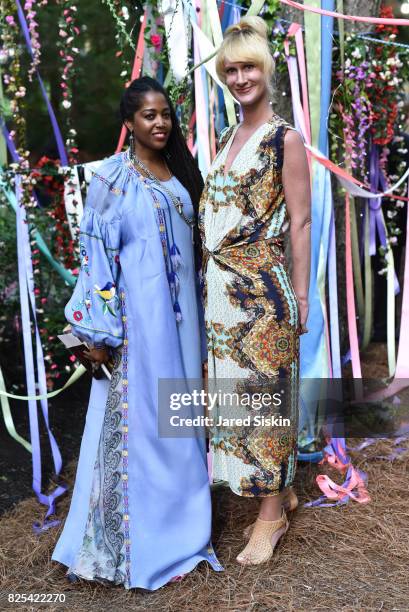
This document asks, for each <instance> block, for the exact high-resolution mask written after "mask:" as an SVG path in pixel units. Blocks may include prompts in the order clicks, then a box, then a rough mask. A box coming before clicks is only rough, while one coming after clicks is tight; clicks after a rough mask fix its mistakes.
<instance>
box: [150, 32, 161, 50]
mask: <svg viewBox="0 0 409 612" xmlns="http://www.w3.org/2000/svg"><path fill="white" fill-rule="evenodd" d="M151 43H152V44H153V46H154V47H155V49H156V50H158V49H159V47H160V44H161V37H160V36H159V34H151Z"/></svg>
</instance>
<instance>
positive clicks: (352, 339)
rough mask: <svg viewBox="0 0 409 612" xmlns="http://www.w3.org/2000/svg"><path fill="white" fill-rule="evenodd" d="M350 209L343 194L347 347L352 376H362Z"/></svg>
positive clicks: (347, 196) (347, 200)
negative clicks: (349, 354)
mask: <svg viewBox="0 0 409 612" xmlns="http://www.w3.org/2000/svg"><path fill="white" fill-rule="evenodd" d="M350 219H351V210H350V198H349V194H348V193H347V194H346V195H345V279H346V292H347V318H348V334H349V348H350V353H351V362H352V374H353V377H354V378H362V373H361V361H360V357H359V341H358V330H357V325H356V309H355V295H354V275H353V266H352V246H351V221H350Z"/></svg>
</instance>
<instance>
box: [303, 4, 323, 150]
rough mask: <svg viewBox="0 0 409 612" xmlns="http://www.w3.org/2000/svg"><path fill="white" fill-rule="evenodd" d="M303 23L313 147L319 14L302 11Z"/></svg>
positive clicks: (318, 71)
mask: <svg viewBox="0 0 409 612" xmlns="http://www.w3.org/2000/svg"><path fill="white" fill-rule="evenodd" d="M308 4H309V5H310V6H314V7H317V8H321V0H310V1H309V3H308ZM304 23H305V50H306V56H307V74H308V99H309V106H310V116H311V141H312V145H313V146H314V147H318V138H319V132H320V113H321V16H320V15H317V14H315V13H311V12H310V11H304Z"/></svg>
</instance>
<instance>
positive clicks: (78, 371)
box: [0, 364, 87, 401]
mask: <svg viewBox="0 0 409 612" xmlns="http://www.w3.org/2000/svg"><path fill="white" fill-rule="evenodd" d="M86 371H87V369H86V368H85V367H84V366H83V365H82V364H81V365H80V366H79V367H78V368H77V369H76V370H75V372H73V374H71V376H70V377H69V379H68V380H67V382H66V383H65V385H64V386H63V387H61V389H56V390H55V391H50V393H44V395H14V394H13V393H7V391H6V390H5V388H4V381H3V386H1V384H0V400H1V398H2V397H11V398H12V399H16V400H23V401H28V400H32V399H33V400H42V399H50V398H51V397H56V396H57V395H59V394H60V393H62V392H63V391H65V389H68V387H71V385H73V384H74V383H75V382H77V380H78V379H79V378H81V376H82V375H83V374H84V372H86Z"/></svg>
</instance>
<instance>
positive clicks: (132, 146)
mask: <svg viewBox="0 0 409 612" xmlns="http://www.w3.org/2000/svg"><path fill="white" fill-rule="evenodd" d="M129 151H130V154H131V157H132V158H133V157H134V156H135V138H134V135H133V132H129Z"/></svg>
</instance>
